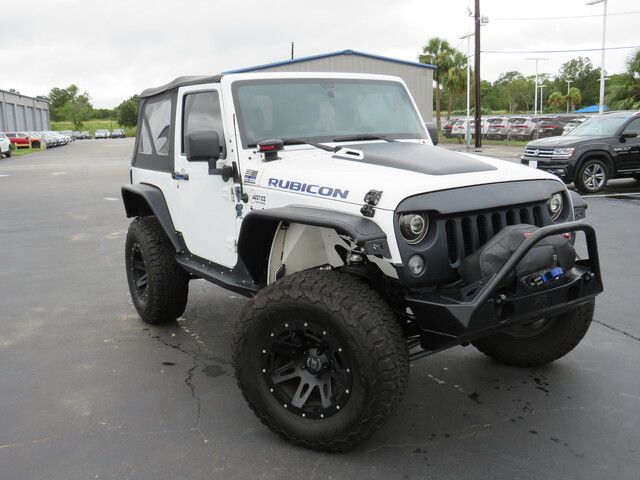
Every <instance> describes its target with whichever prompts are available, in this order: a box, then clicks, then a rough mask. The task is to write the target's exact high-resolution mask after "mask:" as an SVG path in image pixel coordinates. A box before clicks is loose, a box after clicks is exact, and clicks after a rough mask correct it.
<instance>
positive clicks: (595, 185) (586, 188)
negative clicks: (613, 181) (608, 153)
mask: <svg viewBox="0 0 640 480" xmlns="http://www.w3.org/2000/svg"><path fill="white" fill-rule="evenodd" d="M609 176H610V175H609V167H607V164H606V163H605V162H604V161H603V160H601V159H599V158H590V159H589V160H587V161H585V162H584V163H583V164H582V165H581V166H580V169H579V170H578V174H577V175H576V179H575V184H576V188H577V189H578V190H580V191H581V192H584V193H597V192H599V191H601V190H603V189H604V188H605V187H606V186H607V182H608V181H609Z"/></svg>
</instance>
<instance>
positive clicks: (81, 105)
mask: <svg viewBox="0 0 640 480" xmlns="http://www.w3.org/2000/svg"><path fill="white" fill-rule="evenodd" d="M58 113H59V115H60V116H61V117H62V119H64V120H66V121H70V122H72V123H73V126H74V128H75V129H76V130H79V129H80V128H82V124H83V122H85V121H87V120H89V119H90V118H91V116H92V113H93V107H92V106H91V103H90V102H89V94H88V93H86V92H85V93H83V94H82V95H75V96H74V97H73V98H71V99H70V100H68V101H67V103H66V104H65V105H64V106H63V107H62V108H61V109H60V110H59V111H58Z"/></svg>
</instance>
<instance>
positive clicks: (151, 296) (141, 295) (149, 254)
mask: <svg viewBox="0 0 640 480" xmlns="http://www.w3.org/2000/svg"><path fill="white" fill-rule="evenodd" d="M125 265H126V268H127V281H128V283H129V292H130V293H131V299H132V300H133V305H134V306H135V307H136V310H137V312H138V314H139V315H140V317H141V318H142V320H144V321H145V322H146V323H152V324H158V323H167V322H172V321H175V320H176V319H177V318H178V317H179V316H180V315H182V313H183V312H184V309H185V307H186V305H187V296H188V293H189V274H188V273H187V272H186V271H185V270H184V269H183V268H182V267H180V265H178V263H177V262H176V260H175V249H174V248H173V246H172V245H171V242H170V241H169V239H168V238H167V236H166V235H165V233H164V231H163V230H162V227H161V226H160V224H159V223H158V220H157V219H156V217H139V218H136V219H135V220H134V221H133V222H131V225H130V226H129V231H128V233H127V240H126V242H125Z"/></svg>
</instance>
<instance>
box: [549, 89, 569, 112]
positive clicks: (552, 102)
mask: <svg viewBox="0 0 640 480" xmlns="http://www.w3.org/2000/svg"><path fill="white" fill-rule="evenodd" d="M547 103H548V104H549V106H550V107H551V108H555V109H556V110H559V109H560V108H562V107H563V106H564V105H566V102H565V98H564V95H562V94H561V93H560V92H553V93H552V94H551V95H549V100H547Z"/></svg>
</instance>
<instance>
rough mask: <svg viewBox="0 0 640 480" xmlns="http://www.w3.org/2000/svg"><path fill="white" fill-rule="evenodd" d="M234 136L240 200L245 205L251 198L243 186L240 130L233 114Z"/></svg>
mask: <svg viewBox="0 0 640 480" xmlns="http://www.w3.org/2000/svg"><path fill="white" fill-rule="evenodd" d="M233 136H234V137H235V139H236V161H237V164H238V183H239V184H240V198H241V199H242V201H243V202H244V203H247V202H248V201H249V196H248V195H246V194H245V193H244V185H243V184H242V167H241V166H240V143H238V129H237V128H236V114H235V113H234V114H233Z"/></svg>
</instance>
